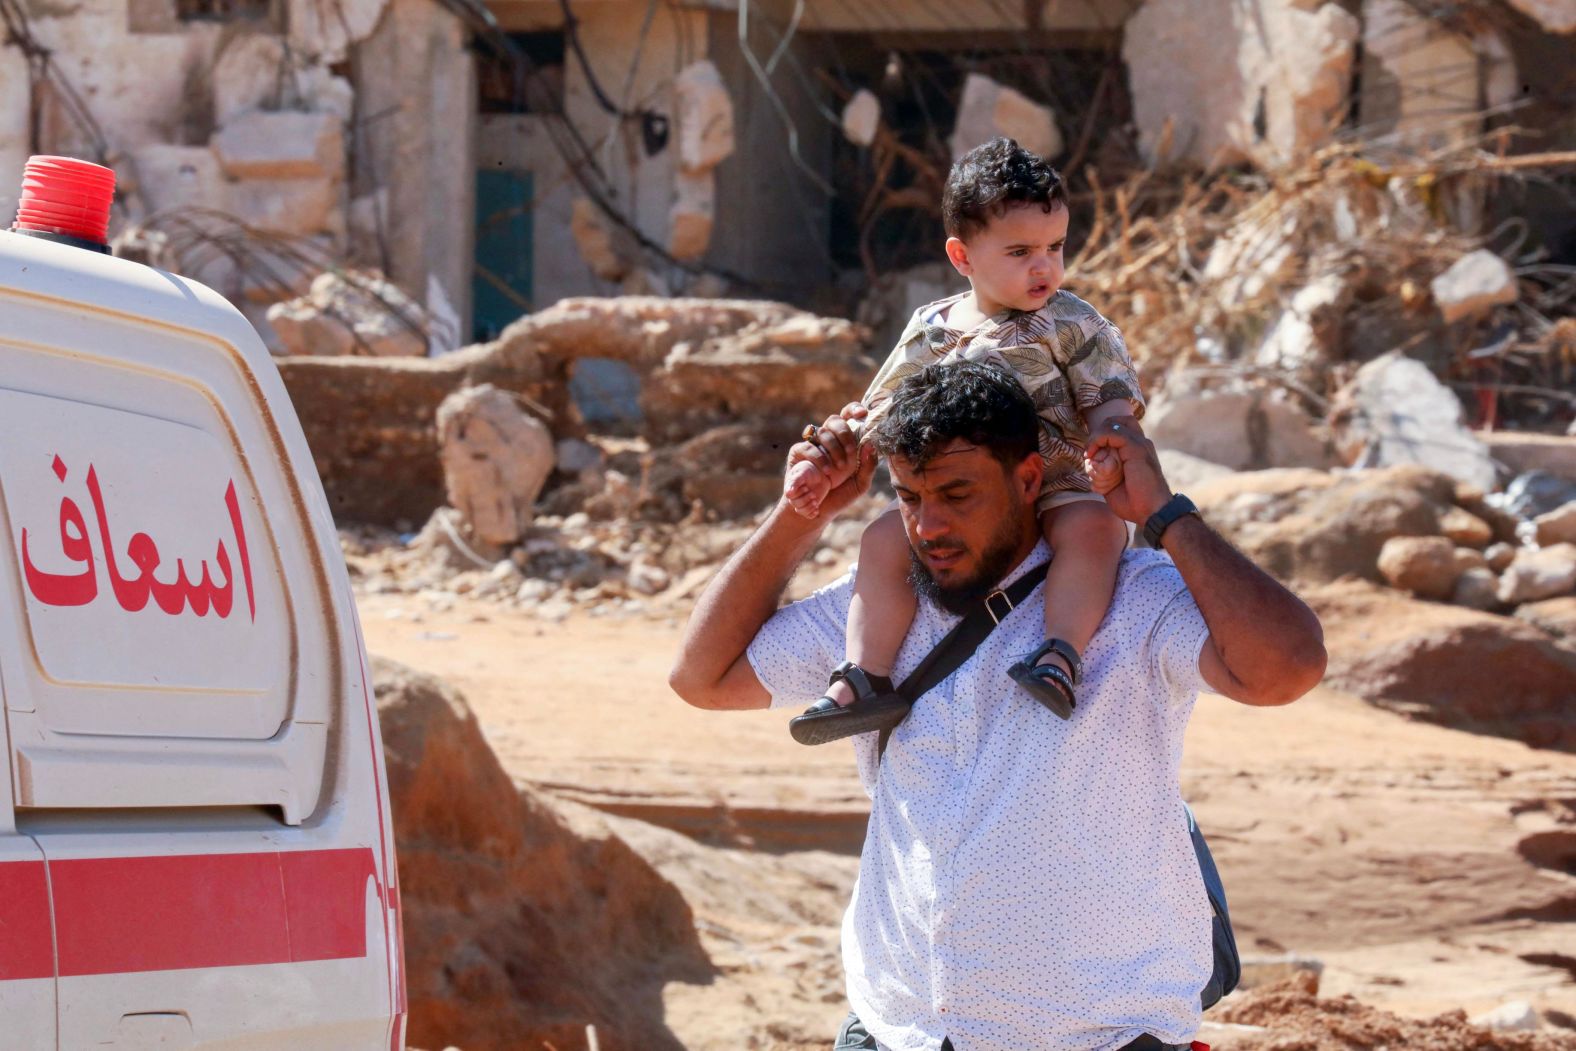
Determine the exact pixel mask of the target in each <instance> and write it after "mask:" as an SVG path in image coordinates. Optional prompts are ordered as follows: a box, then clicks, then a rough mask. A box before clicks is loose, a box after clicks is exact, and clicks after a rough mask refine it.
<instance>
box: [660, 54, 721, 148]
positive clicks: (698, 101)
mask: <svg viewBox="0 0 1576 1051" xmlns="http://www.w3.org/2000/svg"><path fill="white" fill-rule="evenodd" d="M673 94H674V101H675V105H676V107H677V113H676V117H677V124H678V142H679V167H680V168H682V169H683V170H684V171H687V172H690V173H700V172H709V171H711V170H712V169H713V168H715V167H716V166H717V165H718V164H720V163H722V162H723V161H724V160H726V159H727V158H728V157H729V156H731V155H732V154H733V150H734V139H733V99H732V98H730V97H729V95H728V89H727V87H725V86H724V85H723V82H722V74H720V73H719V72H717V67H716V66H715V65H713V64H712V63H711V60H709V59H701V60H700V61H699V62H695V63H693V64H691V65H688V66H686V67H684V69H683V70H681V71H680V72H679V75H678V76H677V77H675V78H674V81H673Z"/></svg>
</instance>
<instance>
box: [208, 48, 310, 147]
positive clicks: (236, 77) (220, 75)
mask: <svg viewBox="0 0 1576 1051" xmlns="http://www.w3.org/2000/svg"><path fill="white" fill-rule="evenodd" d="M290 65H291V62H290V57H289V55H288V54H287V52H286V50H285V44H284V40H283V39H282V38H280V37H277V36H275V35H273V34H272V33H237V34H235V35H234V36H232V37H229V38H228V39H225V40H223V41H222V42H221V44H220V51H219V53H218V55H216V56H215V57H214V60H213V71H212V73H211V74H210V79H211V80H212V82H213V119H214V123H215V124H216V125H217V126H219V127H223V126H224V125H226V124H228V123H230V121H232V120H234V119H235V118H236V117H238V116H240V115H241V114H242V113H246V112H247V111H249V110H254V109H278V108H280V107H281V106H282V105H283V97H282V96H283V93H284V92H285V91H287V90H288V88H287V85H288V82H289V80H290V73H291V70H290Z"/></svg>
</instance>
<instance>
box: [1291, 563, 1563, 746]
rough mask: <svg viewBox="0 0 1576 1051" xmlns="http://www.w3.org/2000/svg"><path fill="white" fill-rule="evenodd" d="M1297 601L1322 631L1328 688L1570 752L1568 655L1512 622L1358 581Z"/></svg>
mask: <svg viewBox="0 0 1576 1051" xmlns="http://www.w3.org/2000/svg"><path fill="white" fill-rule="evenodd" d="M1302 594H1303V598H1304V599H1306V600H1307V602H1308V604H1309V605H1311V606H1312V607H1313V609H1314V611H1315V612H1316V613H1318V615H1319V619H1320V621H1321V622H1322V623H1323V625H1324V633H1325V645H1326V647H1327V648H1328V650H1329V654H1330V666H1329V671H1328V672H1327V673H1326V675H1325V681H1326V682H1327V683H1329V684H1331V685H1334V686H1336V687H1339V688H1341V689H1344V690H1347V691H1348V692H1351V693H1354V694H1357V695H1358V696H1360V697H1363V698H1365V699H1368V700H1371V701H1375V702H1378V703H1383V704H1385V705H1387V706H1391V707H1395V708H1397V709H1398V710H1401V711H1403V712H1405V713H1407V714H1409V715H1413V716H1416V717H1420V718H1425V719H1428V720H1430V721H1435V722H1440V723H1444V724H1446V725H1453V726H1460V727H1463V728H1466V729H1473V730H1483V731H1488V732H1493V733H1499V734H1503V735H1506V736H1511V737H1517V738H1519V739H1521V740H1524V741H1526V742H1528V743H1529V744H1533V745H1536V746H1539V747H1556V748H1565V749H1573V748H1576V711H1572V710H1571V708H1570V705H1569V701H1570V699H1571V697H1573V696H1576V649H1567V648H1563V647H1562V646H1561V645H1559V644H1558V643H1557V642H1556V640H1554V639H1553V638H1551V637H1550V636H1549V635H1548V634H1546V633H1545V632H1543V631H1540V630H1538V629H1537V628H1536V627H1534V626H1533V625H1531V624H1527V623H1524V622H1522V621H1519V620H1515V619H1512V618H1509V617H1500V616H1495V615H1493V614H1490V613H1483V612H1479V611H1477V610H1470V609H1462V608H1460V607H1457V606H1446V605H1440V604H1438V603H1431V602H1421V601H1418V600H1417V599H1413V598H1409V597H1407V596H1405V595H1402V594H1400V593H1399V592H1396V591H1391V590H1388V589H1386V588H1381V587H1376V586H1375V585H1373V584H1370V583H1367V582H1365V581H1355V580H1348V581H1340V582H1337V583H1334V584H1327V585H1324V586H1322V587H1317V588H1313V589H1309V590H1306V591H1304V592H1303V593H1302Z"/></svg>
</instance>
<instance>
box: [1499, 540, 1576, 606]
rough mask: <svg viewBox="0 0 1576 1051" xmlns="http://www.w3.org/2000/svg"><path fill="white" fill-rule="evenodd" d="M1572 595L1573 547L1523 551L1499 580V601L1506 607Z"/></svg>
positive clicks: (1574, 580)
mask: <svg viewBox="0 0 1576 1051" xmlns="http://www.w3.org/2000/svg"><path fill="white" fill-rule="evenodd" d="M1572 591H1576V544H1556V545H1555V546H1553V547H1545V548H1539V549H1537V550H1531V549H1529V548H1523V549H1521V550H1520V551H1518V552H1516V558H1515V560H1514V561H1512V562H1511V564H1510V565H1509V566H1508V567H1507V568H1506V569H1505V572H1504V574H1503V575H1501V576H1500V578H1499V600H1500V601H1501V602H1503V603H1504V604H1505V605H1507V606H1519V605H1521V604H1522V603H1523V602H1536V601H1538V600H1539V599H1545V598H1555V597H1557V596H1560V595H1568V594H1570V593H1571V592H1572Z"/></svg>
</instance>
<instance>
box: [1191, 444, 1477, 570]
mask: <svg viewBox="0 0 1576 1051" xmlns="http://www.w3.org/2000/svg"><path fill="white" fill-rule="evenodd" d="M1453 491H1454V486H1453V483H1452V481H1451V479H1450V478H1449V477H1447V476H1445V475H1442V474H1440V473H1438V472H1435V471H1429V470H1426V469H1423V468H1418V467H1391V468H1386V469H1383V470H1375V471H1356V472H1352V473H1350V474H1343V475H1337V474H1329V473H1326V472H1323V471H1313V470H1307V469H1279V470H1269V471H1245V472H1242V473H1239V474H1233V475H1230V476H1228V477H1225V478H1221V479H1218V480H1215V481H1212V482H1206V483H1204V484H1203V485H1201V486H1199V487H1198V488H1196V489H1195V490H1193V491H1192V492H1190V493H1189V495H1190V496H1191V497H1192V498H1193V500H1194V502H1195V503H1197V504H1198V506H1199V507H1200V508H1201V509H1202V510H1203V513H1204V518H1205V520H1206V521H1208V522H1209V523H1210V524H1211V525H1213V526H1214V527H1215V528H1216V529H1218V530H1219V531H1220V532H1221V533H1222V534H1223V535H1224V536H1225V537H1226V538H1227V539H1228V540H1230V541H1231V542H1232V543H1233V544H1235V545H1236V546H1237V547H1238V548H1240V549H1241V550H1242V551H1243V552H1244V553H1246V554H1247V556H1248V557H1249V558H1251V559H1253V560H1254V561H1255V562H1257V563H1258V564H1259V565H1260V566H1262V567H1263V568H1264V569H1265V570H1266V571H1268V572H1269V573H1271V574H1273V575H1274V576H1275V577H1276V578H1277V579H1279V580H1282V581H1296V582H1300V583H1317V582H1323V581H1330V580H1335V579H1336V578H1338V577H1342V576H1357V577H1363V578H1365V579H1368V580H1372V581H1378V580H1380V576H1379V571H1378V562H1379V552H1380V551H1381V550H1382V549H1383V547H1384V544H1385V541H1387V540H1389V539H1391V538H1392V537H1398V536H1412V537H1429V536H1437V535H1438V533H1439V515H1440V511H1441V509H1442V508H1443V507H1445V506H1447V505H1448V502H1449V498H1450V495H1451V493H1452V492H1453Z"/></svg>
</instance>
